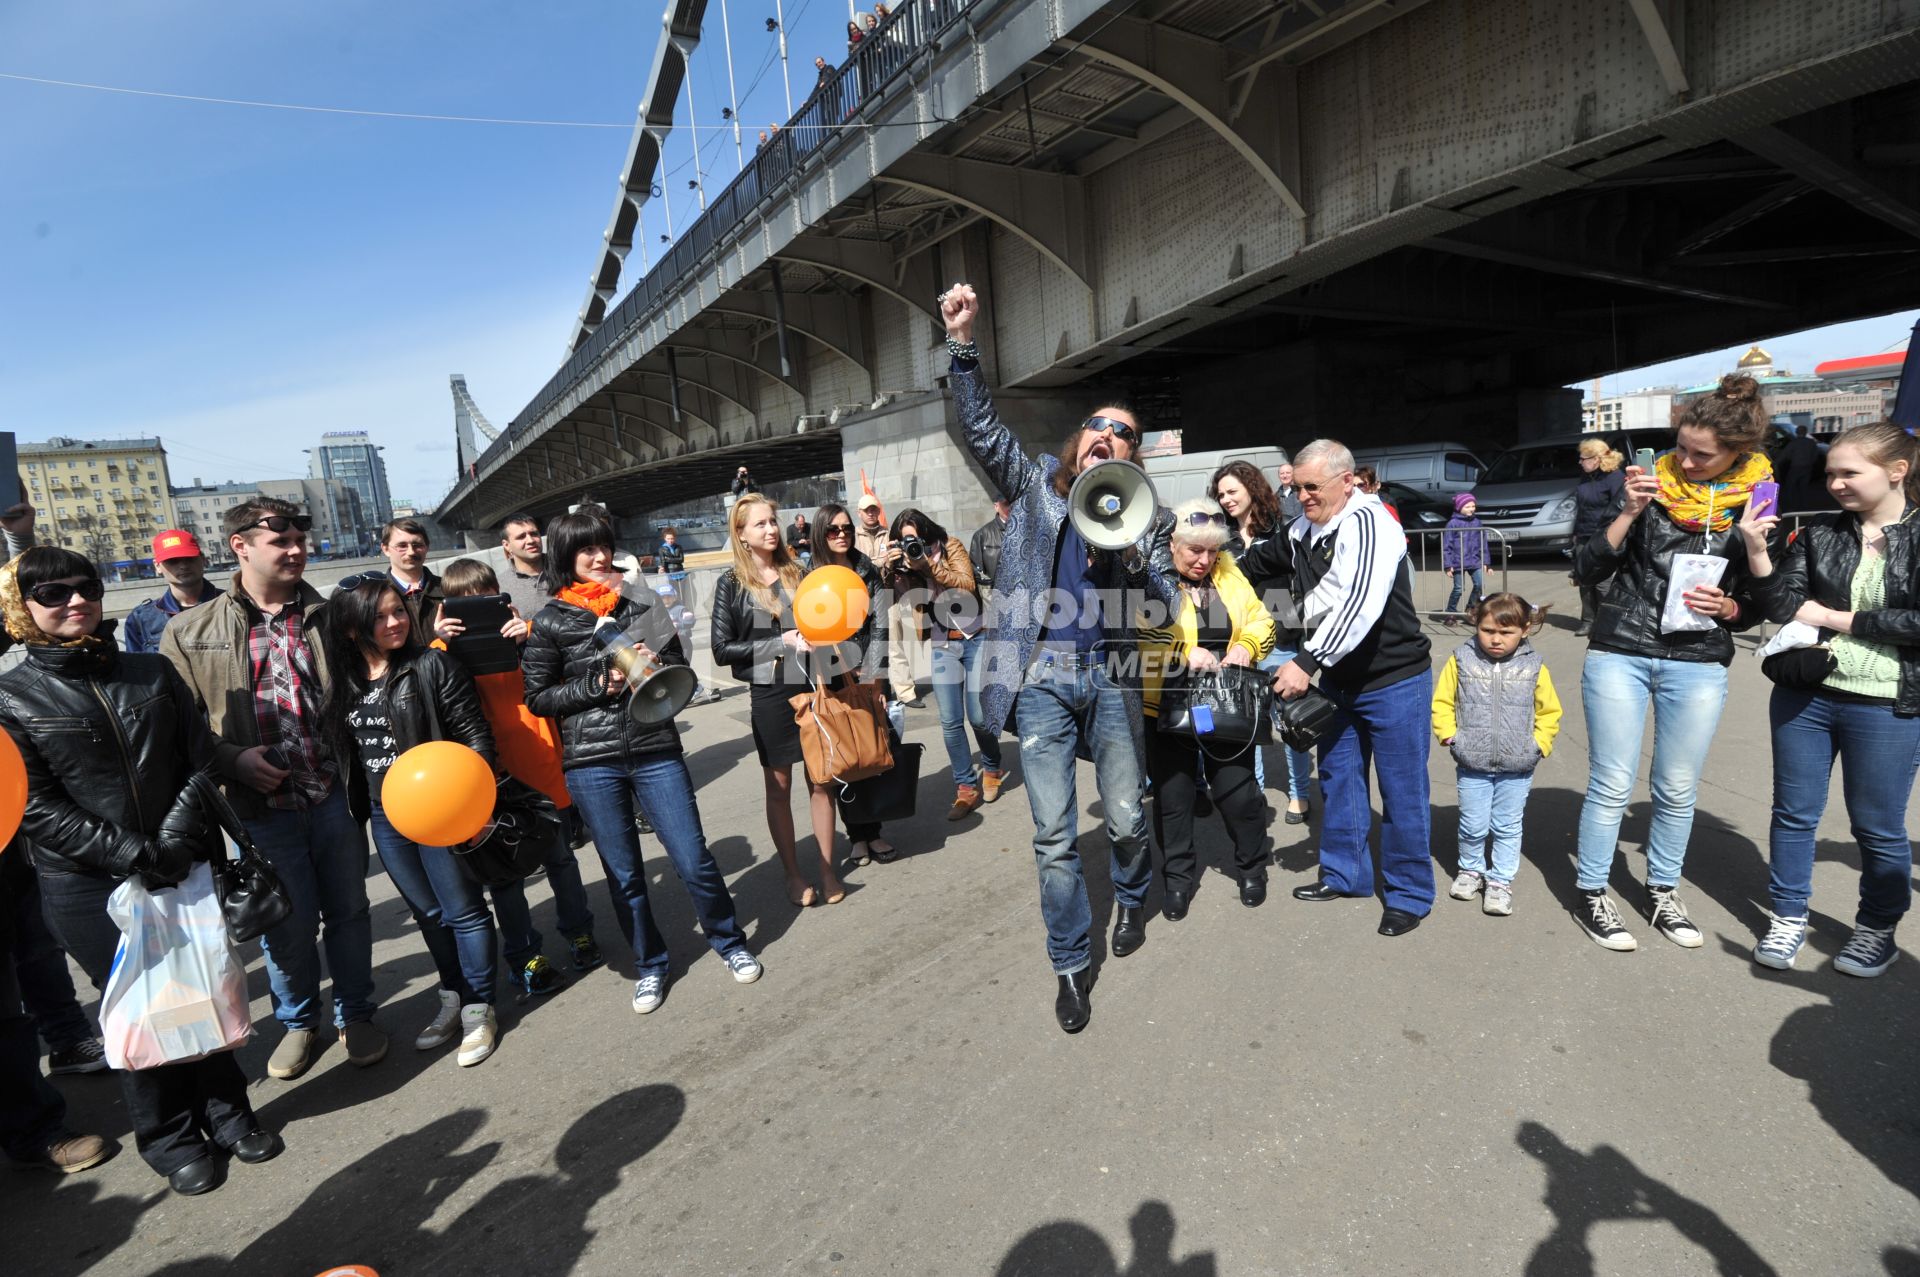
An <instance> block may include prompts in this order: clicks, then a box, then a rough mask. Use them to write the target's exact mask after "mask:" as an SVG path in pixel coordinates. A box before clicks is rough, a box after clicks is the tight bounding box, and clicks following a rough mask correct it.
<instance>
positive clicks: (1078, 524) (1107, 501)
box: [1067, 459, 1160, 550]
mask: <svg viewBox="0 0 1920 1277" xmlns="http://www.w3.org/2000/svg"><path fill="white" fill-rule="evenodd" d="M1159 504H1160V502H1159V497H1158V496H1157V495H1156V494H1155V493H1154V490H1153V480H1151V479H1149V478H1147V472H1146V471H1145V470H1142V469H1141V468H1140V467H1139V466H1136V465H1134V464H1133V462H1131V461H1120V460H1117V459H1115V460H1110V461H1101V462H1096V463H1095V464H1093V465H1091V466H1088V467H1087V468H1086V469H1085V470H1082V471H1081V472H1080V476H1079V477H1078V478H1077V479H1075V480H1074V481H1073V488H1072V490H1071V491H1069V492H1068V493H1067V517H1068V518H1069V519H1071V520H1072V521H1073V527H1074V531H1076V532H1078V533H1079V534H1080V536H1081V537H1082V538H1083V539H1084V540H1085V541H1086V543H1087V544H1088V545H1090V546H1092V547H1093V548H1094V549H1096V550H1124V549H1126V548H1127V547H1128V546H1130V545H1132V544H1134V543H1135V542H1136V541H1138V540H1139V539H1140V538H1141V537H1142V536H1144V535H1145V534H1146V531H1147V529H1148V528H1149V527H1151V526H1152V525H1153V515H1154V511H1155V510H1157V509H1158V508H1159Z"/></svg>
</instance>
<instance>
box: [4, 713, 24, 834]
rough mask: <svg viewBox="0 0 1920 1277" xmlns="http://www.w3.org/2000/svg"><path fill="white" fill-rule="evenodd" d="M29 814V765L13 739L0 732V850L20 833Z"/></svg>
mask: <svg viewBox="0 0 1920 1277" xmlns="http://www.w3.org/2000/svg"><path fill="white" fill-rule="evenodd" d="M26 814H27V763H26V760H25V759H23V758H21V757H20V747H19V746H18V745H16V744H14V743H13V737H11V736H9V735H8V734H7V733H5V732H0V848H5V847H6V845H7V844H8V843H10V842H12V841H13V836H14V835H15V834H16V833H18V832H20V818H21V817H22V816H24V815H26Z"/></svg>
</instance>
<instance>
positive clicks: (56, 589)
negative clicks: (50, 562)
mask: <svg viewBox="0 0 1920 1277" xmlns="http://www.w3.org/2000/svg"><path fill="white" fill-rule="evenodd" d="M106 592H107V585H106V582H104V581H102V580H100V579H99V578H98V577H95V578H94V579H92V580H90V581H82V582H80V583H79V584H78V585H75V584H74V583H73V582H71V581H42V582H41V583H40V584H38V585H36V586H34V587H33V588H32V589H31V590H28V591H27V597H28V598H30V599H32V600H33V601H34V602H35V603H38V604H39V605H40V606H41V607H65V606H66V605H67V602H68V600H70V599H71V598H73V596H74V595H76V594H78V595H79V596H80V597H81V598H83V599H85V600H86V601H87V602H89V603H98V602H99V601H100V596H101V595H103V594H105V593H106Z"/></svg>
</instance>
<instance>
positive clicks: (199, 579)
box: [120, 528, 221, 652]
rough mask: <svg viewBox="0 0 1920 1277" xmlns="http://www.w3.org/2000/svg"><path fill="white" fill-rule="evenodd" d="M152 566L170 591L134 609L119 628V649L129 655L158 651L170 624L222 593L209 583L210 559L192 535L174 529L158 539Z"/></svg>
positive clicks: (156, 539) (154, 543)
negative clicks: (208, 563) (208, 565)
mask: <svg viewBox="0 0 1920 1277" xmlns="http://www.w3.org/2000/svg"><path fill="white" fill-rule="evenodd" d="M153 566H154V567H155V568H156V569H158V570H159V573H160V575H161V576H163V577H165V578H166V579H167V592H166V593H165V594H162V595H161V596H160V597H159V598H157V599H148V600H147V601H146V602H144V603H142V604H141V605H140V606H139V607H136V608H135V609H133V612H132V614H131V615H129V616H128V617H127V622H126V624H125V625H123V626H121V627H120V646H121V647H123V648H125V649H126V650H127V651H129V652H158V651H159V650H160V635H161V633H162V632H163V631H164V630H165V629H166V628H167V622H168V621H171V620H172V619H173V618H174V617H176V616H178V615H180V613H181V612H183V611H185V610H186V609H187V608H190V607H197V606H199V605H200V604H202V603H205V602H206V601H207V600H209V599H217V598H219V597H220V594H221V590H220V587H219V586H217V585H214V584H213V583H212V582H210V581H208V580H207V559H206V556H205V555H204V554H202V553H200V542H199V541H198V540H197V539H196V538H195V537H194V535H193V533H191V532H183V531H181V530H179V529H178V528H174V529H171V530H169V531H166V532H162V533H161V534H160V535H159V536H157V537H155V538H154V539H153Z"/></svg>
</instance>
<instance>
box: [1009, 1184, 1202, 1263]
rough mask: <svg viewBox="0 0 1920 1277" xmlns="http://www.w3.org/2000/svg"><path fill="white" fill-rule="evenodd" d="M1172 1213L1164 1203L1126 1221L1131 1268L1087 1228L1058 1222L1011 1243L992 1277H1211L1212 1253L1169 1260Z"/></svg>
mask: <svg viewBox="0 0 1920 1277" xmlns="http://www.w3.org/2000/svg"><path fill="white" fill-rule="evenodd" d="M1174 1228H1175V1223H1174V1218H1173V1211H1172V1210H1171V1209H1169V1208H1168V1206H1167V1204H1166V1203H1165V1202H1157V1201H1149V1202H1142V1203H1141V1204H1140V1209H1138V1210H1136V1211H1135V1212H1134V1213H1133V1218H1132V1219H1130V1220H1128V1221H1127V1231H1128V1232H1129V1233H1131V1234H1132V1242H1133V1255H1132V1262H1130V1263H1128V1264H1127V1265H1126V1266H1125V1267H1122V1266H1121V1265H1120V1262H1119V1261H1118V1260H1117V1259H1115V1258H1114V1254H1113V1250H1112V1249H1111V1248H1110V1247H1109V1246H1108V1245H1107V1242H1106V1239H1105V1238H1103V1237H1102V1236H1100V1234H1099V1233H1098V1232H1095V1231H1094V1230H1093V1229H1092V1228H1089V1227H1088V1226H1087V1225H1085V1224H1081V1223H1076V1222H1074V1221H1072V1220H1056V1221H1054V1222H1053V1223H1050V1224H1042V1225H1040V1227H1038V1228H1036V1229H1034V1230H1033V1231H1032V1232H1030V1233H1028V1234H1027V1235H1026V1236H1025V1237H1022V1238H1021V1239H1020V1240H1019V1241H1018V1242H1016V1243H1014V1246H1013V1249H1012V1250H1009V1251H1008V1252H1007V1255H1006V1258H1004V1259H1002V1260H1001V1261H1000V1266H999V1267H998V1268H996V1269H995V1270H994V1274H995V1277H1215V1274H1216V1273H1217V1272H1218V1271H1219V1267H1218V1265H1217V1264H1216V1263H1215V1262H1214V1258H1213V1252H1212V1251H1201V1252H1199V1253H1197V1254H1191V1255H1188V1256H1187V1257H1186V1258H1184V1259H1178V1260H1176V1259H1175V1258H1174V1257H1173V1233H1174Z"/></svg>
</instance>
